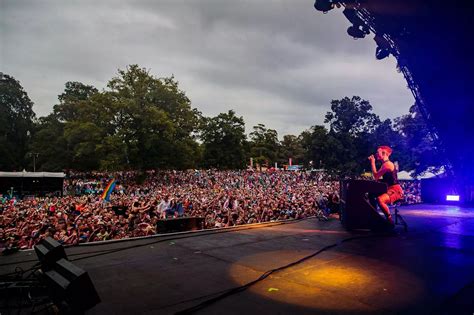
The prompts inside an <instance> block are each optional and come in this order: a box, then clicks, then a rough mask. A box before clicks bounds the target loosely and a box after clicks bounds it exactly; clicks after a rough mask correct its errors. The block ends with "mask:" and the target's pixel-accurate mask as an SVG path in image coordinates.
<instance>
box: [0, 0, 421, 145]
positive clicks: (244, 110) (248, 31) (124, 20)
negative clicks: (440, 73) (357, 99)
mask: <svg viewBox="0 0 474 315" xmlns="http://www.w3.org/2000/svg"><path fill="white" fill-rule="evenodd" d="M0 5H1V9H2V10H1V12H0V18H1V19H0V27H1V29H0V40H1V55H0V57H1V60H0V65H1V67H0V68H1V69H2V71H4V72H6V73H9V74H11V75H13V76H15V77H16V78H17V79H18V80H20V81H21V83H22V84H23V86H24V87H25V90H26V91H27V92H28V94H29V95H30V97H31V98H32V100H33V101H34V102H35V111H37V113H38V114H39V115H46V114H47V113H49V112H50V111H51V109H52V106H53V105H54V104H55V103H57V95H58V94H60V93H61V92H62V90H63V88H64V83H65V82H66V81H72V80H74V81H81V82H84V83H86V84H92V85H94V86H96V87H97V88H99V89H102V88H105V87H106V84H107V80H109V79H110V78H112V77H113V76H115V75H116V70H117V69H118V68H124V67H125V66H127V65H128V64H132V63H137V64H139V65H141V66H142V67H146V68H148V69H150V70H151V73H153V74H154V75H156V76H159V77H163V76H169V75H171V74H174V75H175V77H176V79H177V80H178V81H180V85H181V87H182V89H183V90H185V91H186V93H187V95H188V97H189V98H190V99H191V101H192V103H193V106H195V107H197V108H198V109H199V110H201V111H202V112H203V113H204V114H205V115H215V114H218V113H219V112H222V111H225V110H228V109H235V110H236V112H237V113H238V114H239V115H242V116H244V118H245V120H246V122H247V130H250V129H251V126H253V125H255V124H257V123H259V122H262V123H265V125H267V127H269V128H273V129H276V130H277V131H278V132H279V134H280V136H282V135H283V134H286V133H288V132H291V133H295V134H297V133H299V132H301V131H302V130H304V129H307V128H309V127H310V126H311V125H314V124H321V123H322V122H323V119H324V118H323V117H324V113H325V112H326V111H328V110H329V109H330V108H329V107H330V101H331V100H332V99H337V98H341V97H344V96H352V95H360V96H361V97H363V98H366V99H368V100H370V101H371V103H372V105H373V106H374V111H375V112H376V113H377V114H379V115H380V116H382V118H386V117H389V118H393V117H396V116H399V115H401V114H404V113H406V112H408V108H409V106H410V105H411V104H412V103H413V100H412V97H411V94H410V92H409V90H407V89H406V83H405V81H404V79H403V77H402V75H401V74H399V73H396V71H395V63H394V60H393V58H392V59H391V60H390V59H389V60H382V61H377V60H375V57H374V50H375V44H374V42H373V40H372V39H371V38H366V39H364V40H357V41H354V40H352V39H351V38H349V36H347V34H346V28H347V26H348V21H346V20H345V18H344V17H343V16H342V12H341V11H340V10H339V11H336V10H333V11H331V12H330V13H328V14H326V15H323V14H321V13H319V12H316V11H315V10H314V9H313V7H312V5H313V1H290V0H285V1H283V0H278V1H277V0H275V1H263V0H262V1H256V0H252V1H250V0H248V1H228V2H223V1H217V0H215V1H211V0H207V1H206V0H203V1H197V0H196V1H184V0H182V1H178V0H173V1H171V0H167V1H100V2H97V1H67V2H65V1H33V0H20V1H11V0H0Z"/></svg>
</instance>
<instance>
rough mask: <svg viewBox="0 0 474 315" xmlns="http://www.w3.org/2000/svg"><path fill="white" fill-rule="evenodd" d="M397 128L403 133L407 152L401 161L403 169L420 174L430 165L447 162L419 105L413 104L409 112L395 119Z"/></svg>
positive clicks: (439, 164) (436, 166)
mask: <svg viewBox="0 0 474 315" xmlns="http://www.w3.org/2000/svg"><path fill="white" fill-rule="evenodd" d="M395 129H396V130H398V131H399V132H400V133H401V134H402V135H403V147H404V152H405V154H404V155H403V156H402V159H401V160H402V163H400V166H401V168H402V169H404V170H407V171H413V173H414V174H413V175H418V174H420V173H423V172H424V171H426V170H427V169H428V168H430V167H435V168H440V167H441V166H443V165H444V164H445V160H444V159H443V154H442V151H441V149H440V146H439V144H438V143H437V141H436V139H435V137H433V135H432V133H431V132H430V130H429V128H428V126H427V124H426V122H425V120H424V119H423V117H422V115H421V113H420V111H419V109H418V106H416V105H413V106H411V107H410V112H409V114H407V115H403V116H401V117H399V118H397V119H395Z"/></svg>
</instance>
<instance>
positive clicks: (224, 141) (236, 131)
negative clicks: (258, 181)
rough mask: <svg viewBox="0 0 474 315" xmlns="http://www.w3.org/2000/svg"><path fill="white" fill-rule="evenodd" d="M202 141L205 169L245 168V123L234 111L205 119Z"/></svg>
mask: <svg viewBox="0 0 474 315" xmlns="http://www.w3.org/2000/svg"><path fill="white" fill-rule="evenodd" d="M201 139H202V141H203V162H202V163H203V166H204V167H215V168H219V169H240V168H244V167H245V165H246V159H245V157H246V156H245V142H246V136H245V123H244V119H243V118H242V117H237V116H236V115H235V112H234V111H232V110H230V111H228V112H227V113H221V114H219V115H217V116H215V117H211V118H204V119H203V124H202V131H201Z"/></svg>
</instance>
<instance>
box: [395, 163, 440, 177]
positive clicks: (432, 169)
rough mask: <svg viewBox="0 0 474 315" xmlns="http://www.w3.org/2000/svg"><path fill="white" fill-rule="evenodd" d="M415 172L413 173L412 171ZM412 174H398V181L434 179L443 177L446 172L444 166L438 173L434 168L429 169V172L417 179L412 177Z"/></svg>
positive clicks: (403, 172)
mask: <svg viewBox="0 0 474 315" xmlns="http://www.w3.org/2000/svg"><path fill="white" fill-rule="evenodd" d="M411 172H413V171H411ZM411 172H407V171H401V172H398V174H397V175H398V179H400V180H415V179H428V178H432V177H438V176H442V175H443V174H444V172H445V170H444V167H443V166H442V167H441V168H440V169H439V170H438V171H437V172H436V171H435V168H434V167H429V168H428V170H427V171H426V172H424V173H422V174H421V175H418V176H417V177H416V178H414V177H413V176H411V175H410V173H411Z"/></svg>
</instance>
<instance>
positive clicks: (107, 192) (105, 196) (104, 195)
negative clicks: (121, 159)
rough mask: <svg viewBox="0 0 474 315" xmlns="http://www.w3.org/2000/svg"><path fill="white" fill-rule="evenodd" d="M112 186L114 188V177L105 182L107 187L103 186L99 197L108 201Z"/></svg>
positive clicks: (112, 189)
mask: <svg viewBox="0 0 474 315" xmlns="http://www.w3.org/2000/svg"><path fill="white" fill-rule="evenodd" d="M114 188H115V179H114V178H112V179H111V180H110V182H109V183H108V184H107V187H105V189H104V192H103V193H102V195H101V196H100V198H102V199H103V200H105V201H109V200H110V194H111V193H112V191H114Z"/></svg>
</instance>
